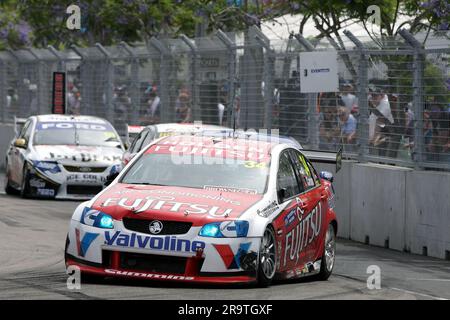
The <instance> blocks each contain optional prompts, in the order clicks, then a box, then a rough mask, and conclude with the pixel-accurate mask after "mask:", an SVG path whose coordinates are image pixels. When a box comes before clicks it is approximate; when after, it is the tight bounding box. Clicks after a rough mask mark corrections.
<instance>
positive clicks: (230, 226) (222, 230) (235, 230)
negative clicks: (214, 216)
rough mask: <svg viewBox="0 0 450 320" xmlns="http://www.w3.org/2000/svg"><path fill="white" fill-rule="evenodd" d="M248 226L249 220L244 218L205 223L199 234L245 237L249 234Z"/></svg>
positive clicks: (219, 236)
mask: <svg viewBox="0 0 450 320" xmlns="http://www.w3.org/2000/svg"><path fill="white" fill-rule="evenodd" d="M248 227H249V223H248V221H244V220H237V221H223V222H212V223H208V224H205V225H204V226H203V227H202V228H201V229H200V232H199V233H198V235H199V236H201V237H211V238H243V237H246V236H247V233H248Z"/></svg>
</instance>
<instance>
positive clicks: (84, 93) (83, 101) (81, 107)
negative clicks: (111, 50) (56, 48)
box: [67, 45, 90, 114]
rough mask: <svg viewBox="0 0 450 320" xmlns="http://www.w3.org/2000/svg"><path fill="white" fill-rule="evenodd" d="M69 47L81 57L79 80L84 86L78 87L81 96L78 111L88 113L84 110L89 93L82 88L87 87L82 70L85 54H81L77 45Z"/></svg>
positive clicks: (85, 61)
mask: <svg viewBox="0 0 450 320" xmlns="http://www.w3.org/2000/svg"><path fill="white" fill-rule="evenodd" d="M70 49H71V50H72V51H73V52H75V53H76V54H77V55H78V56H79V57H80V58H81V63H80V82H81V83H82V84H84V86H83V88H79V89H80V92H81V97H82V100H81V106H80V109H81V110H80V111H81V113H84V114H88V113H87V112H86V110H87V109H88V108H87V106H89V104H88V101H89V100H90V99H89V94H88V91H87V89H85V88H84V87H88V86H87V84H88V81H87V80H88V79H86V78H85V72H84V68H85V64H86V63H87V59H86V56H85V55H84V54H83V52H81V50H80V49H79V48H78V47H77V46H75V45H72V46H70ZM67 107H68V109H69V108H70V106H67Z"/></svg>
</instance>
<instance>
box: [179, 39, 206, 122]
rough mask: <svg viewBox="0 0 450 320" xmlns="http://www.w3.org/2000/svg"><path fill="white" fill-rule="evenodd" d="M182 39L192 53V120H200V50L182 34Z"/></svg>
mask: <svg viewBox="0 0 450 320" xmlns="http://www.w3.org/2000/svg"><path fill="white" fill-rule="evenodd" d="M180 39H181V40H182V41H183V42H184V43H185V44H186V45H187V46H188V47H189V50H190V51H191V68H190V71H191V72H190V73H191V101H192V120H194V121H196V120H200V119H201V118H200V116H201V110H200V99H199V98H200V97H199V92H198V48H197V45H196V44H195V43H194V42H193V41H192V40H191V39H189V38H188V37H187V36H186V35H184V34H182V35H181V36H180Z"/></svg>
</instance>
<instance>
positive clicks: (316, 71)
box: [311, 68, 330, 73]
mask: <svg viewBox="0 0 450 320" xmlns="http://www.w3.org/2000/svg"><path fill="white" fill-rule="evenodd" d="M329 72H330V68H321V69H311V73H329Z"/></svg>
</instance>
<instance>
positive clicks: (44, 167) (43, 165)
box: [33, 161, 61, 173]
mask: <svg viewBox="0 0 450 320" xmlns="http://www.w3.org/2000/svg"><path fill="white" fill-rule="evenodd" d="M33 167H35V168H36V169H38V170H39V171H42V172H43V173H46V172H50V173H59V172H61V169H60V168H59V165H58V163H56V162H52V161H33Z"/></svg>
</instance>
